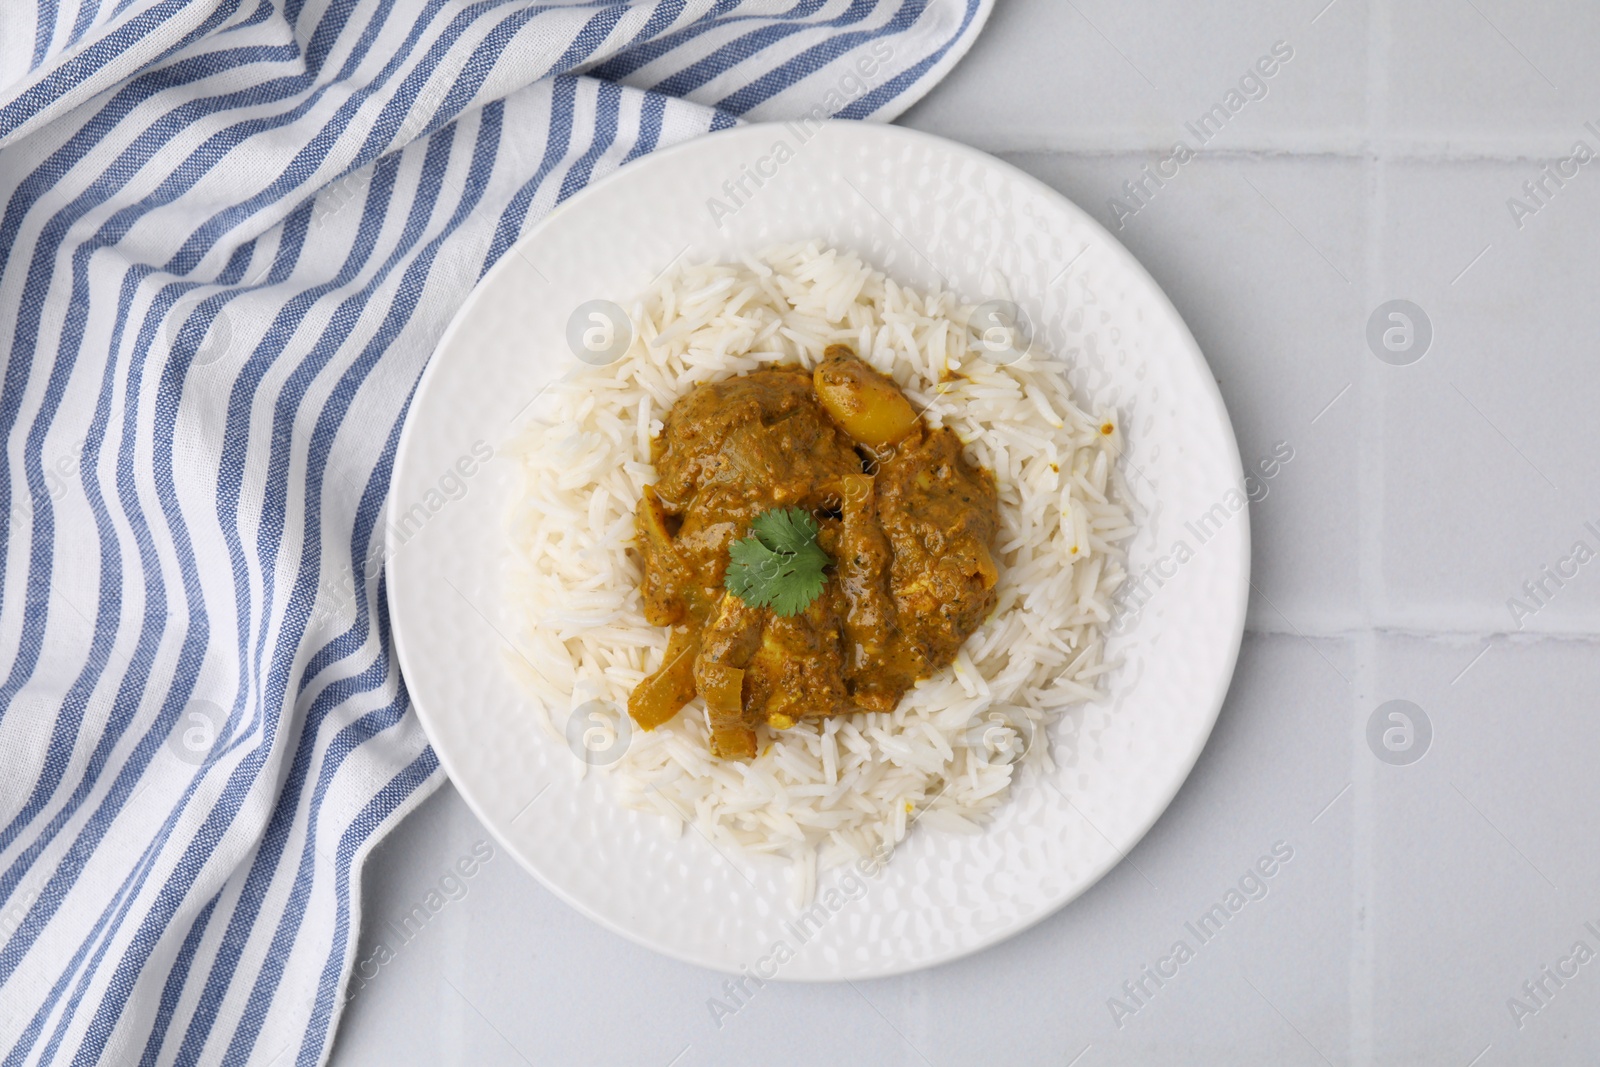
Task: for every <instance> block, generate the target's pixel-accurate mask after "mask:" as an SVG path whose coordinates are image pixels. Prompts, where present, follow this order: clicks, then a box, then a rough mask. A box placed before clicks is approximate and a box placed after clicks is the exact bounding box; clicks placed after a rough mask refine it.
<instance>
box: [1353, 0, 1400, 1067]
mask: <svg viewBox="0 0 1600 1067" xmlns="http://www.w3.org/2000/svg"><path fill="white" fill-rule="evenodd" d="M1389 44H1390V41H1389V8H1388V4H1387V3H1385V2H1383V0H1379V2H1377V3H1374V4H1372V5H1371V6H1369V7H1368V9H1367V130H1368V136H1369V138H1370V137H1372V131H1374V130H1376V131H1378V137H1377V138H1376V139H1375V140H1376V142H1377V143H1372V142H1369V144H1368V149H1369V152H1368V157H1367V164H1366V166H1367V173H1368V190H1369V193H1370V195H1369V197H1368V200H1367V236H1366V245H1367V247H1366V257H1365V259H1366V268H1367V269H1366V277H1365V279H1364V282H1363V286H1362V292H1363V295H1364V296H1365V300H1364V301H1363V304H1362V306H1363V307H1367V308H1371V307H1377V306H1378V304H1379V303H1381V302H1382V301H1384V300H1387V299H1389V298H1388V297H1387V296H1384V295H1382V290H1383V287H1384V285H1385V284H1386V274H1385V270H1384V261H1383V243H1382V242H1383V226H1384V217H1385V215H1386V213H1387V211H1388V197H1387V192H1388V187H1387V182H1386V179H1387V174H1386V170H1385V167H1386V163H1385V160H1384V155H1383V153H1382V152H1380V151H1379V150H1378V149H1379V146H1380V145H1381V144H1382V143H1383V140H1384V135H1385V134H1386V133H1387V130H1388V91H1389V83H1388V62H1389ZM1368 355H1369V354H1368V353H1366V352H1362V351H1358V352H1357V359H1358V360H1360V363H1361V369H1360V371H1359V372H1358V374H1359V378H1360V381H1361V390H1360V394H1359V396H1360V399H1362V400H1363V401H1364V403H1362V404H1361V415H1360V422H1359V425H1360V426H1361V429H1362V431H1363V432H1362V434H1361V443H1360V445H1359V446H1358V447H1359V449H1360V465H1359V467H1358V471H1359V482H1358V486H1357V500H1358V502H1359V504H1358V506H1359V517H1358V519H1357V531H1358V538H1359V551H1358V554H1357V567H1358V583H1359V588H1360V611H1361V622H1362V630H1361V633H1360V635H1359V637H1358V638H1357V640H1356V642H1355V649H1354V652H1355V656H1356V663H1355V672H1356V679H1355V682H1356V684H1355V686H1354V689H1355V692H1354V693H1352V694H1350V698H1349V699H1350V710H1351V715H1350V724H1349V725H1350V733H1351V736H1350V758H1351V768H1350V772H1351V774H1350V781H1351V785H1352V789H1351V797H1350V826H1351V843H1350V879H1351V886H1350V890H1351V893H1350V922H1351V925H1352V931H1351V944H1352V951H1351V953H1350V992H1349V997H1350V1044H1349V1050H1350V1062H1351V1063H1352V1064H1357V1065H1362V1067H1370V1065H1371V1064H1372V1063H1373V1055H1374V1052H1373V1049H1374V1042H1373V1031H1374V1026H1375V1023H1374V1020H1375V1012H1376V1003H1375V1002H1374V996H1373V991H1374V988H1375V985H1376V981H1375V976H1376V969H1377V945H1376V940H1375V938H1374V936H1373V915H1372V902H1373V898H1374V892H1373V876H1372V857H1373V854H1374V851H1375V847H1374V841H1373V835H1374V833H1375V823H1374V820H1373V804H1374V797H1373V792H1374V787H1375V785H1376V773H1375V768H1374V762H1375V761H1374V760H1373V759H1372V758H1371V754H1370V753H1369V752H1368V751H1367V750H1366V729H1365V725H1366V724H1365V721H1364V719H1365V716H1363V715H1362V709H1363V708H1364V707H1365V706H1366V704H1368V703H1370V702H1371V700H1372V699H1373V696H1374V693H1373V690H1374V683H1375V681H1376V675H1377V663H1376V656H1377V649H1378V638H1377V634H1376V632H1375V631H1374V630H1373V628H1372V626H1371V622H1372V619H1373V617H1374V616H1375V615H1376V614H1377V613H1378V611H1379V610H1380V606H1381V605H1382V604H1383V603H1384V602H1385V597H1384V595H1383V546H1382V543H1381V535H1382V529H1383V521H1382V519H1383V431H1384V421H1383V404H1382V392H1381V390H1380V388H1379V386H1380V383H1381V376H1380V372H1381V371H1383V370H1386V369H1387V368H1386V367H1384V366H1382V365H1381V364H1379V362H1378V360H1377V359H1376V358H1368Z"/></svg>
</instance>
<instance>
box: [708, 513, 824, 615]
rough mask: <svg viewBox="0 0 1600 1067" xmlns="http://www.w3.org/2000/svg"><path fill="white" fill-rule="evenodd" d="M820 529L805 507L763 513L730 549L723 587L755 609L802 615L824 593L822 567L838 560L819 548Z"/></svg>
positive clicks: (780, 613)
mask: <svg viewBox="0 0 1600 1067" xmlns="http://www.w3.org/2000/svg"><path fill="white" fill-rule="evenodd" d="M818 530H819V527H818V526H817V520H816V519H814V518H812V517H811V514H810V513H809V512H806V511H803V510H802V509H800V508H774V509H773V510H771V511H764V512H762V513H761V514H760V515H758V516H757V517H756V520H755V521H754V522H752V523H751V524H750V535H749V536H748V537H744V538H741V539H740V540H738V541H735V542H734V543H733V544H731V545H729V546H728V571H727V575H726V577H724V579H723V582H722V584H723V587H724V588H725V589H727V590H728V592H730V593H732V594H733V595H734V596H736V597H738V598H739V599H740V600H742V601H744V602H745V603H746V604H748V605H749V606H750V607H752V608H767V607H770V608H771V609H772V610H773V611H774V612H776V613H777V614H779V615H783V616H786V617H787V616H791V615H798V614H800V613H801V612H803V611H805V610H806V608H808V607H810V606H811V602H812V601H813V600H815V599H817V597H819V596H821V595H822V587H823V585H824V584H825V583H826V581H827V579H826V578H825V577H824V575H823V573H822V569H823V568H824V567H826V566H827V565H828V564H829V563H831V562H833V561H832V560H830V559H829V558H828V554H827V553H826V552H824V551H823V550H822V546H821V545H819V544H817V533H818Z"/></svg>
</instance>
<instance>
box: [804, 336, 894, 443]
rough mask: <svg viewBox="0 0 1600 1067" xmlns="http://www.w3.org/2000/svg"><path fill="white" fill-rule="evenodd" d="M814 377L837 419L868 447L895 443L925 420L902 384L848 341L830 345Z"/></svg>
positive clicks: (822, 398)
mask: <svg viewBox="0 0 1600 1067" xmlns="http://www.w3.org/2000/svg"><path fill="white" fill-rule="evenodd" d="M811 381H812V384H813V386H814V387H815V388H816V390H817V399H818V400H819V401H821V402H822V406H823V408H824V409H826V410H827V412H828V414H829V415H830V416H832V418H833V421H835V422H837V423H838V424H839V425H840V427H842V428H843V430H844V432H845V433H847V434H849V435H850V436H851V438H852V439H854V440H855V441H857V442H858V443H860V444H863V445H866V446H867V447H868V448H883V447H885V446H887V445H892V444H894V443H895V442H896V441H900V440H902V439H903V438H905V437H906V436H907V435H909V434H910V433H911V431H913V430H915V429H916V428H917V427H918V426H919V425H920V424H921V420H920V419H918V417H917V413H916V411H914V410H913V409H912V407H911V403H910V401H908V400H906V398H905V394H903V393H901V392H900V388H899V386H897V385H895V384H894V382H892V381H890V380H889V379H888V378H885V377H884V376H883V375H881V374H879V373H878V372H877V371H875V370H873V369H872V368H871V367H869V366H867V364H865V363H863V362H862V361H861V360H860V359H858V358H857V357H856V354H855V352H854V351H852V350H851V348H850V347H849V346H848V345H829V346H828V348H827V350H826V351H825V352H824V353H823V360H822V362H821V363H819V364H817V369H816V370H815V371H813V372H812V375H811Z"/></svg>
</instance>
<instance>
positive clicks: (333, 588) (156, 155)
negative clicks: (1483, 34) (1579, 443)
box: [0, 0, 991, 1067]
mask: <svg viewBox="0 0 1600 1067" xmlns="http://www.w3.org/2000/svg"><path fill="white" fill-rule="evenodd" d="M990 2H991V0H635V2H618V0H588V2H571V0H567V2H560V3H542V4H540V3H529V2H526V0H484V2H469V0H35V5H33V6H30V5H29V4H28V3H27V2H26V0H3V2H0V201H3V204H4V210H3V213H0V352H3V354H4V364H5V376H4V381H3V383H0V435H3V440H4V442H5V469H4V476H3V478H0V513H3V514H4V516H5V520H4V522H3V524H0V1053H3V1054H4V1059H3V1061H0V1063H3V1065H4V1067H12V1065H17V1064H32V1063H63V1064H64V1063H72V1064H89V1063H115V1064H140V1065H157V1064H160V1065H165V1064H193V1063H228V1064H245V1063H253V1064H267V1063H278V1064H282V1065H287V1064H291V1063H298V1064H317V1063H320V1062H322V1061H323V1060H324V1059H325V1058H326V1057H327V1054H328V1050H329V1047H330V1045H331V1043H332V1038H333V1034H334V1031H335V1028H336V1026H337V1025H338V1021H339V1013H340V1006H341V1003H342V1002H343V990H344V989H345V987H346V982H347V979H348V977H349V975H350V971H351V966H352V962H353V956H354V952H355V943H356V933H357V930H358V927H359V922H360V900H359V896H358V888H359V885H360V871H361V865H362V861H363V859H364V857H365V856H366V855H367V853H368V851H369V850H370V849H371V848H372V846H373V844H374V842H375V841H377V840H378V839H379V838H380V837H381V836H382V835H383V834H384V833H385V832H386V831H387V830H388V829H390V828H391V827H393V826H394V825H395V823H396V821H397V820H398V819H399V818H400V817H402V816H403V815H404V814H405V813H406V812H407V811H409V810H410V809H411V808H413V807H414V806H415V805H416V804H417V803H418V801H419V800H421V799H422V798H423V797H424V796H426V795H427V793H428V792H429V791H430V790H431V789H432V788H434V787H435V786H436V785H437V784H438V783H439V781H440V780H441V772H440V770H439V764H438V761H437V760H436V759H435V758H434V755H433V753H432V751H431V750H430V749H429V748H428V745H427V742H426V739H425V738H424V737H423V735H422V731H421V729H420V728H419V726H418V724H417V719H416V716H415V715H413V714H412V713H411V711H410V709H409V706H408V702H407V698H406V690H405V682H404V679H403V678H401V677H400V675H399V673H398V671H397V670H396V666H395V660H394V656H393V648H392V645H391V642H390V634H389V628H388V618H387V612H386V607H385V601H384V587H383V580H382V574H381V568H374V567H371V566H369V565H368V561H370V560H372V559H373V558H374V548H375V546H376V545H377V544H378V542H379V539H380V538H381V534H382V530H383V528H384V521H385V520H384V509H385V507H386V500H387V495H388V486H389V477H390V472H391V466H392V463H393V460H394V453H395V443H396V440H397V439H398V436H399V434H400V427H401V423H402V422H403V420H404V418H405V413H406V406H407V402H408V400H409V398H410V396H411V393H412V389H413V387H414V386H415V384H416V382H417V378H418V375H419V374H420V373H421V371H422V368H423V364H424V363H425V362H426V360H427V358H428V355H429V353H430V352H432V351H433V348H434V345H435V343H436V342H437V341H438V339H439V336H440V334H441V333H442V332H443V330H444V328H445V325H446V324H447V323H448V321H449V320H450V318H451V315H452V314H453V313H454V312H455V310H456V308H457V307H458V306H459V305H460V304H461V302H462V300H463V298H464V297H465V296H466V294H467V292H468V291H469V290H470V289H471V287H472V285H473V284H474V283H475V282H476V281H477V279H478V278H479V277H481V276H482V274H483V272H484V271H485V270H486V269H488V267H489V266H490V265H492V264H493V263H494V262H495V260H496V259H497V258H498V257H499V256H501V255H502V254H504V252H505V251H506V249H507V248H508V247H509V246H510V245H511V243H512V242H513V241H515V240H516V238H517V236H518V235H519V234H520V233H522V232H523V231H524V230H525V229H526V228H527V227H528V226H529V225H530V224H532V223H533V222H534V221H535V220H537V219H538V218H539V217H541V216H542V215H544V214H545V213H546V212H548V211H549V210H550V209H551V208H552V207H553V206H554V205H556V204H557V203H559V202H560V201H561V200H562V199H563V198H565V197H567V196H570V195H571V194H572V193H573V192H575V191H576V190H578V189H580V188H582V187H583V186H584V185H586V184H587V183H589V182H591V181H593V180H595V179H596V178H599V177H602V176H604V175H606V174H608V173H610V172H611V171H613V170H615V169H616V168H618V167H620V166H624V165H625V164H627V163H628V162H629V161H630V160H632V159H634V158H635V157H637V156H640V155H643V154H645V153H647V152H650V151H652V150H654V149H655V148H657V147H661V146H665V145H669V144H673V143H676V142H680V141H683V140H685V139H687V138H690V137H694V136H696V135H699V134H702V133H705V132H707V131H710V130H716V129H719V128H722V127H726V126H729V125H732V124H734V123H737V122H739V121H741V120H742V119H746V118H787V117H794V116H798V115H800V114H802V113H814V112H818V111H819V109H820V112H821V113H828V114H833V115H837V116H841V117H845V118H855V119H876V120H887V119H889V118H892V117H893V116H895V115H896V114H898V113H899V112H900V111H902V110H903V109H904V108H905V107H907V106H908V105H909V104H910V103H911V102H912V101H913V100H915V99H916V98H917V97H918V96H920V95H921V94H922V93H924V92H926V91H927V89H928V88H929V86H931V85H932V84H933V83H934V82H936V81H937V80H938V79H939V78H940V77H941V76H942V75H943V74H944V73H945V72H946V71H948V70H949V68H950V67H951V66H952V65H953V64H954V63H955V61H956V60H957V58H959V56H960V55H961V53H962V52H963V51H964V50H965V49H966V48H967V46H968V45H969V44H970V43H971V41H972V38H973V37H974V35H976V33H977V32H978V30H979V28H980V27H981V25H982V24H983V21H984V19H985V17H986V16H987V14H988V8H989V4H990Z"/></svg>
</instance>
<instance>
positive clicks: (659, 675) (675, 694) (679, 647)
mask: <svg viewBox="0 0 1600 1067" xmlns="http://www.w3.org/2000/svg"><path fill="white" fill-rule="evenodd" d="M699 652H700V632H699V631H698V630H696V629H694V628H693V627H689V626H674V627H673V628H672V636H671V637H669V638H668V639H667V654H666V658H665V659H664V660H663V661H662V664H661V669H660V670H658V671H656V673H654V674H652V675H651V676H650V677H648V678H646V679H645V680H644V681H642V682H640V683H639V684H638V685H637V686H635V687H634V690H633V692H632V693H630V694H629V695H628V714H629V715H631V716H633V721H634V722H636V723H638V724H639V725H640V726H641V727H643V728H644V729H646V730H654V729H655V728H656V727H657V726H660V725H661V724H662V723H664V722H669V721H671V719H672V717H673V716H674V715H676V714H678V712H679V711H681V710H682V709H683V706H684V705H685V704H687V703H689V701H691V700H693V699H694V692H695V689H694V664H695V657H696V656H697V655H698V654H699Z"/></svg>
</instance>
